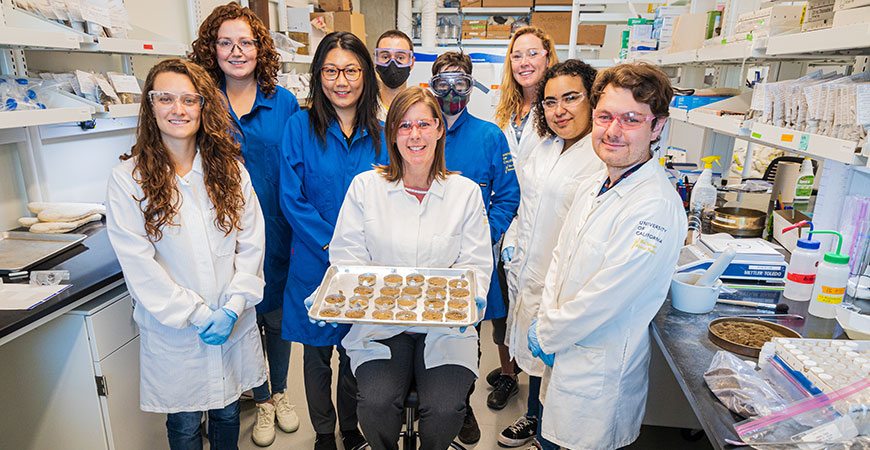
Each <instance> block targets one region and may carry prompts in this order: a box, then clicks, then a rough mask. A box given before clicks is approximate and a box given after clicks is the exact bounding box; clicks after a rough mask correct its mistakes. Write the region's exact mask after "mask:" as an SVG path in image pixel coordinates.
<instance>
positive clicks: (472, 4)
mask: <svg viewBox="0 0 870 450" xmlns="http://www.w3.org/2000/svg"><path fill="white" fill-rule="evenodd" d="M459 6H461V7H463V8H480V7H481V6H483V1H482V0H459Z"/></svg>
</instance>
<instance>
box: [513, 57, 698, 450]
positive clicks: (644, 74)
mask: <svg viewBox="0 0 870 450" xmlns="http://www.w3.org/2000/svg"><path fill="white" fill-rule="evenodd" d="M672 95H673V91H672V89H671V87H670V82H669V80H668V78H667V76H666V75H665V74H664V73H663V72H662V71H661V70H660V69H658V68H656V67H654V66H651V65H646V64H639V65H637V64H624V65H619V66H616V67H612V68H609V69H607V70H605V71H603V72H600V73H599V74H598V77H597V78H596V80H595V84H594V85H593V87H592V93H591V95H590V101H591V103H592V108H593V112H592V116H593V123H594V124H593V129H592V145H593V147H594V149H595V153H596V154H597V155H598V157H599V158H601V160H602V161H604V163H605V165H606V169H605V170H603V171H601V172H600V173H599V174H598V175H597V176H593V177H592V178H591V179H590V180H589V181H588V182H586V183H584V184H583V185H581V187H580V188H579V190H578V192H577V195H576V197H575V200H574V203H573V205H572V207H571V210H570V211H569V212H568V215H567V218H566V220H565V224H564V226H563V228H562V230H561V232H560V235H559V241H558V242H559V243H558V244H557V245H556V248H555V250H554V251H553V261H552V262H551V264H550V266H549V270H548V273H547V276H546V280H545V285H544V292H543V296H542V304H541V309H540V311H539V313H538V318H537V319H536V320H535V322H533V323H532V325H531V327H530V328H529V332H528V334H529V349H530V350H532V353H533V354H535V355H536V356H539V357H540V358H541V359H542V360H544V362H545V363H546V364H547V366H548V367H547V369H546V370H545V372H544V377H543V382H542V386H541V401H542V402H543V403H544V415H543V418H542V431H541V433H542V435H543V437H544V438H545V439H546V440H549V441H551V442H553V443H555V444H558V445H561V446H563V447H565V448H569V449H575V450H576V449H613V448H619V447H623V446H626V445H628V444H630V443H631V442H633V441H634V440H635V439H636V438H637V436H638V434H639V433H640V425H641V419H642V417H643V413H644V406H645V404H646V394H647V383H648V367H649V345H650V343H649V332H648V330H647V327H648V326H649V324H650V322H651V321H652V319H653V317H654V316H655V314H656V312H657V311H658V310H659V308H660V307H661V305H662V302H663V301H664V299H665V296H666V294H667V291H668V285H669V283H670V279H671V275H672V273H673V271H674V267H675V265H676V262H677V254H678V253H679V249H680V247H681V246H682V244H683V241H685V237H686V226H687V225H686V215H685V211H684V209H683V205H682V202H681V201H680V198H679V197H678V195H677V193H676V192H675V191H674V189H673V187H672V186H671V184H670V183H669V182H668V180H667V178H666V176H665V173H664V171H663V170H662V168H661V166H660V165H659V164H658V162H656V161H655V160H652V158H651V155H652V154H651V151H650V146H651V144H653V143H655V142H657V140H658V138H659V134H660V133H661V130H662V128H663V127H664V124H665V121H667V117H668V104H669V103H670V100H671V97H672Z"/></svg>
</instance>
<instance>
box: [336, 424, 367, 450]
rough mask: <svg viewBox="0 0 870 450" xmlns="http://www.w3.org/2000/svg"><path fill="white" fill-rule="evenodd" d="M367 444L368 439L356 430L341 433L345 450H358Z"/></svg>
mask: <svg viewBox="0 0 870 450" xmlns="http://www.w3.org/2000/svg"><path fill="white" fill-rule="evenodd" d="M365 443H366V439H365V438H364V437H363V435H362V433H360V432H359V430H357V429H356V428H354V429H353V430H347V431H342V432H341V444H342V445H344V450H356V449H357V448H360V447H362V445H363V444H365Z"/></svg>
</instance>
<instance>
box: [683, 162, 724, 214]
mask: <svg viewBox="0 0 870 450" xmlns="http://www.w3.org/2000/svg"><path fill="white" fill-rule="evenodd" d="M719 158H721V156H708V157H706V158H701V161H704V170H703V171H702V172H701V176H699V177H698V181H696V182H695V186H693V187H692V196H691V198H690V200H689V210H690V211H702V210H703V209H704V208H715V207H716V187H715V186H713V161H716V164H719V161H718V160H719ZM720 166H721V164H720Z"/></svg>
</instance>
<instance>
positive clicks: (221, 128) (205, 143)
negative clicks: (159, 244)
mask: <svg viewBox="0 0 870 450" xmlns="http://www.w3.org/2000/svg"><path fill="white" fill-rule="evenodd" d="M163 72H174V73H178V74H182V75H186V76H187V77H188V78H189V79H190V82H191V83H192V84H193V86H194V88H196V92H198V93H199V94H200V95H202V96H203V97H204V98H205V102H204V103H203V106H202V112H201V114H200V125H199V130H198V131H197V133H196V146H197V149H198V151H199V153H200V157H201V158H202V169H203V173H204V178H205V188H206V192H207V193H208V198H209V199H210V200H211V202H212V204H213V205H214V210H215V220H214V224H215V226H216V227H217V228H218V229H220V230H221V231H223V232H224V233H226V234H227V235H228V234H229V233H230V232H231V231H232V230H233V229H237V230H241V228H242V222H241V221H242V213H241V210H242V208H244V206H245V198H244V196H243V195H242V187H241V184H242V175H241V169H240V168H239V161H241V156H242V152H241V149H240V148H239V144H237V143H236V141H235V139H233V136H232V135H231V134H230V133H232V132H233V131H234V130H235V124H234V123H233V121H232V119H231V118H230V115H229V112H228V110H227V106H226V103H225V102H224V101H223V96H222V95H221V93H220V90H218V88H217V85H216V84H215V83H214V81H213V80H212V78H211V76H209V74H208V73H207V72H206V71H205V70H204V69H203V68H202V67H200V66H198V65H196V64H194V63H191V62H187V61H183V60H181V59H176V58H173V59H167V60H164V61H161V62H160V63H158V64H157V65H155V66H154V67H152V68H151V71H150V72H148V78H146V79H145V87H144V88H143V92H149V91H151V90H152V89H154V80H155V79H156V78H157V75H160V74H161V73H163ZM134 157H135V158H136V167H135V169H134V170H133V178H134V179H135V180H136V182H137V183H139V185H140V186H141V188H142V193H143V196H142V198H136V199H135V200H136V201H138V202H139V210H141V211H142V214H143V215H144V216H145V233H146V234H147V235H148V237H149V238H150V239H151V240H152V241H159V240H160V239H162V238H163V227H165V226H167V225H178V224H177V223H175V221H174V219H175V218H176V216H177V215H178V208H179V207H181V195H180V193H179V191H178V186H177V185H176V183H175V169H174V167H173V164H172V159H171V158H170V155H169V150H168V149H167V148H166V145H165V144H164V143H163V138H162V135H161V133H160V129H159V128H158V126H157V119H156V118H155V116H154V110H153V108H152V106H151V105H150V102H149V101H143V102H142V104H141V106H140V107H139V126H138V127H137V128H136V143H135V144H133V147H132V148H131V149H130V153H129V154H125V155H121V160H122V161H123V160H127V159H130V158H134Z"/></svg>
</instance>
